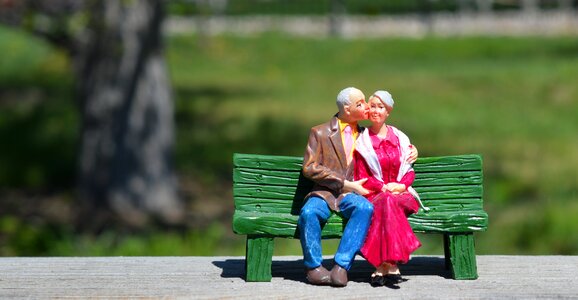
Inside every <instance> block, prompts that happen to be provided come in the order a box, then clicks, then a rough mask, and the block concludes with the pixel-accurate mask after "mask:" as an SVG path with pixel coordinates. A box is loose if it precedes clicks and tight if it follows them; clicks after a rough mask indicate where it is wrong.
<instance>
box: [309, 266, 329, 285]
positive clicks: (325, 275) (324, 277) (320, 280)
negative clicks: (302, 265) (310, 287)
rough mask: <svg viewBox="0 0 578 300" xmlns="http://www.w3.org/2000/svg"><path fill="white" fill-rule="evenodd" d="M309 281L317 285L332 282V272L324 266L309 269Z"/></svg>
mask: <svg viewBox="0 0 578 300" xmlns="http://www.w3.org/2000/svg"><path fill="white" fill-rule="evenodd" d="M307 281H309V283H311V284H315V285H328V284H331V273H330V272H329V271H328V270H327V269H325V268H324V267H323V266H319V267H317V268H314V269H308V270H307Z"/></svg>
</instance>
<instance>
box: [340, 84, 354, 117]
mask: <svg viewBox="0 0 578 300" xmlns="http://www.w3.org/2000/svg"><path fill="white" fill-rule="evenodd" d="M357 90H358V89H357V88H354V87H347V88H344V89H342V90H341V92H339V94H337V102H336V103H337V108H338V109H339V111H340V112H342V111H343V107H344V106H345V105H348V104H351V94H352V93H353V92H355V91H357Z"/></svg>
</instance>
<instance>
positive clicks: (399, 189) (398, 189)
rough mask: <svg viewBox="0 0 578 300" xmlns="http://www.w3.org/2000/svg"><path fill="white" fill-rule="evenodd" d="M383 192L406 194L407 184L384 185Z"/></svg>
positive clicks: (393, 183)
mask: <svg viewBox="0 0 578 300" xmlns="http://www.w3.org/2000/svg"><path fill="white" fill-rule="evenodd" d="M381 190H382V191H383V192H386V191H390V192H391V193H392V194H400V193H403V192H405V190H406V187H405V184H402V183H397V182H390V183H388V184H384V185H383V188H381Z"/></svg>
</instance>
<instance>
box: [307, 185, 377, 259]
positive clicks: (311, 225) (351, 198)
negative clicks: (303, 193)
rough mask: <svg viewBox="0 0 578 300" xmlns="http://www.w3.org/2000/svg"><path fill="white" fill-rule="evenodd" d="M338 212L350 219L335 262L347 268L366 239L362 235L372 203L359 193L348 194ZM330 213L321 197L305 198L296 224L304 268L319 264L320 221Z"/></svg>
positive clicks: (371, 210) (364, 233) (322, 221)
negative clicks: (299, 236)
mask: <svg viewBox="0 0 578 300" xmlns="http://www.w3.org/2000/svg"><path fill="white" fill-rule="evenodd" d="M339 209H340V212H341V215H342V216H343V217H344V218H347V219H349V221H348V222H347V225H346V226H345V229H344V230H343V236H342V237H341V242H339V247H338V248H337V253H335V263H337V264H339V265H340V266H341V267H343V268H344V269H346V270H349V268H351V263H352V262H353V259H354V258H355V255H356V254H357V252H358V251H359V249H360V248H361V246H362V245H363V242H364V241H365V235H366V234H367V230H368V228H369V224H370V223H371V216H372V214H373V204H371V202H369V201H367V199H365V197H363V196H360V195H358V194H354V193H350V194H347V195H346V196H345V197H344V198H343V199H342V201H341V204H340V205H339ZM330 216H331V210H330V209H329V206H328V205H327V202H325V200H323V198H320V197H317V196H312V197H310V198H308V199H307V202H306V203H305V205H303V208H301V213H300V215H299V221H298V226H299V230H300V234H301V247H302V248H303V260H304V263H305V266H306V267H307V268H317V267H319V266H320V265H321V262H322V261H323V257H322V255H321V224H322V223H325V221H327V219H328V218H329V217H330Z"/></svg>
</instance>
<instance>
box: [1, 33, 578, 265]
mask: <svg viewBox="0 0 578 300" xmlns="http://www.w3.org/2000/svg"><path fill="white" fill-rule="evenodd" d="M26 48H34V49H30V50H14V49H26ZM0 49H1V50H0V51H2V53H10V54H9V55H8V58H9V61H7V59H5V58H4V57H0V88H1V92H0V106H1V107H2V109H1V110H0V140H2V141H3V143H4V145H8V146H3V147H2V149H3V150H2V155H1V156H0V185H1V186H4V187H6V188H11V189H24V190H38V189H56V190H57V192H56V193H57V194H58V193H59V191H66V192H69V191H70V189H72V185H73V182H74V165H75V156H74V151H75V148H74V147H75V143H76V134H77V131H78V116H77V115H76V113H75V109H74V103H73V100H72V93H71V90H72V75H71V73H70V71H69V66H68V61H67V60H66V57H65V56H64V54H63V53H61V52H59V51H58V50H55V49H53V48H51V47H49V46H47V45H46V44H44V43H42V42H40V41H37V40H35V39H31V38H30V37H27V36H26V35H23V34H22V33H18V32H13V31H8V30H6V29H1V28H0ZM13 52H17V53H13ZM167 58H168V65H169V68H170V74H171V78H172V82H173V87H174V94H175V104H176V112H175V117H176V124H177V132H176V134H177V144H176V149H175V154H176V161H177V168H178V172H179V175H180V177H181V186H182V189H183V190H184V195H185V199H186V200H187V201H189V202H190V203H191V211H192V213H193V215H195V216H196V217H197V218H199V219H203V218H204V219H203V220H206V221H211V220H212V221H213V222H212V225H211V226H209V227H204V226H200V225H199V226H194V229H192V230H191V232H195V233H194V235H195V237H192V236H191V233H172V232H169V233H164V232H158V231H153V232H152V233H148V234H144V235H140V236H130V235H128V236H125V238H121V237H115V238H112V237H111V236H113V234H112V233H109V235H108V236H107V235H106V234H104V235H102V236H100V237H86V236H84V237H83V236H76V235H74V234H73V233H71V232H68V231H66V230H64V231H63V232H64V233H61V232H62V231H57V234H55V235H56V236H57V238H54V239H52V240H53V241H52V242H51V243H48V244H42V245H41V246H38V247H37V248H39V249H40V250H39V251H37V252H35V253H36V254H46V253H49V254H51V255H58V254H60V255H107V254H109V255H110V254H115V255H128V254H123V253H130V254H131V255H155V254H156V255H170V254H171V253H173V252H174V254H178V255H181V254H182V255H185V254H188V255H211V254H215V253H222V254H230V255H241V254H243V251H244V246H243V238H242V237H237V236H234V235H232V233H231V232H230V229H229V228H230V214H231V211H232V205H233V204H232V199H231V182H230V181H231V157H232V154H233V153H234V152H247V153H262V154H280V155H297V156H300V155H302V152H303V149H304V146H305V143H306V139H307V134H308V130H309V128H310V127H311V126H313V125H316V124H318V123H321V122H325V121H326V120H327V119H328V118H329V117H330V116H331V115H332V114H333V113H334V112H335V110H336V109H335V104H334V103H335V100H334V99H335V96H336V94H337V92H338V91H339V90H341V89H342V88H344V87H346V86H356V87H358V88H360V89H362V90H363V91H365V92H366V95H369V94H370V93H371V92H373V91H374V90H376V89H387V90H389V91H390V92H391V93H392V94H393V96H394V99H395V100H396V107H395V110H394V111H393V114H392V116H391V119H390V123H391V124H393V125H395V126H397V127H398V128H400V129H402V130H403V131H404V132H406V133H407V134H408V135H409V136H410V138H411V139H412V142H413V143H414V144H415V145H417V147H418V149H419V150H420V155H421V156H435V155H448V154H461V153H481V154H482V155H483V157H484V172H485V173H484V174H485V178H484V180H485V182H484V187H485V193H484V196H485V199H484V200H485V208H486V210H487V211H488V212H489V214H490V227H489V230H488V232H484V233H480V234H477V252H478V253H479V254H578V236H577V235H576V234H575V232H576V229H578V221H577V220H575V219H574V218H572V215H574V214H576V213H578V205H577V204H576V203H578V202H577V201H575V200H577V198H578V171H577V170H578V169H577V168H576V166H577V165H578V151H576V150H577V149H578V139H576V132H577V130H578V120H577V118H576V113H577V112H578V100H577V99H578V85H576V78H578V40H577V39H575V38H573V37H556V38H554V37H550V38H538V37H519V38H513V37H510V38H506V37H464V38H435V37H428V38H424V39H402V38H395V39H364V40H358V39H355V40H341V39H314V38H299V37H291V36H284V35H280V34H275V33H268V34H263V35H259V36H254V37H236V36H217V37H213V38H211V39H209V40H208V43H205V44H203V45H199V44H198V39H197V38H196V37H195V36H187V35H182V36H173V37H171V38H169V39H168V40H167ZM18 61H21V63H17V62H18ZM15 65H16V66H18V65H21V66H22V67H21V68H16V67H14V66H15ZM30 91H33V92H30ZM29 94H32V95H33V96H29V98H34V99H35V100H34V101H24V100H22V99H25V98H26V97H23V98H22V95H29ZM50 124H52V125H51V126H49V125H50ZM5 149H11V150H10V151H6V150H5ZM55 149H60V151H59V152H58V151H56V150H55ZM54 161H57V162H58V165H55V163H54ZM57 175H58V176H57ZM55 187H56V188H55ZM69 201H73V200H69ZM215 211H216V212H215ZM0 218H5V217H0ZM15 222H16V221H10V222H6V221H5V222H0V230H1V232H4V233H3V235H5V236H6V233H5V232H7V229H6V228H9V229H10V230H12V231H11V232H12V234H11V235H10V236H11V238H12V239H13V240H10V241H12V242H11V243H12V244H18V243H17V241H18V240H19V239H18V238H16V237H15V236H18V232H19V231H18V228H20V227H22V228H24V227H26V226H25V225H24V224H26V222H22V221H19V222H16V223H17V224H20V225H18V226H17V225H14V223H15ZM210 223H211V222H210ZM2 224H9V225H10V224H11V225H10V226H8V225H5V226H4V225H2ZM19 226H20V227H19ZM14 228H16V229H14ZM210 228H213V229H210ZM215 228H216V229H215ZM211 230H212V231H211ZM43 232H44V231H42V230H41V231H40V233H38V234H36V236H38V238H39V239H40V237H42V236H43V234H44V233H43ZM159 236H160V237H159ZM420 238H422V239H423V240H424V243H423V244H424V246H423V248H422V249H420V250H418V253H441V239H440V238H439V237H438V236H429V235H428V236H420ZM201 240H204V241H206V243H204V244H202V245H199V241H201ZM157 243H161V244H168V245H172V246H171V247H168V248H165V249H158V247H157V248H155V247H152V246H151V245H153V244H157ZM6 244H7V245H8V246H6V245H5V246H2V247H3V248H5V249H6V250H4V251H2V253H15V254H18V251H17V250H18V249H22V247H19V248H10V245H9V244H10V243H8V242H6ZM91 245H92V246H91ZM102 245H106V247H104V246H102ZM131 245H133V246H131ZM134 245H137V246H138V245H140V246H138V247H137V246H134ZM91 247H92V248H91ZM335 247H336V242H334V241H331V242H327V246H326V249H325V252H326V253H328V254H330V253H332V251H334V250H333V249H334V248H335ZM136 248H142V249H144V250H141V252H139V251H136V250H131V249H136ZM161 248H162V247H161ZM14 249H16V250H14ZM103 249H111V250H110V251H108V252H107V251H106V250H103ZM170 249H174V250H170ZM171 251H173V252H171ZM275 251H276V254H279V255H281V254H299V253H300V250H299V246H298V243H297V242H296V241H279V243H278V247H277V248H276V250H275ZM30 255H34V253H31V254H30Z"/></svg>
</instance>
